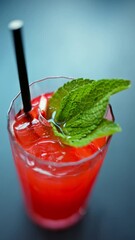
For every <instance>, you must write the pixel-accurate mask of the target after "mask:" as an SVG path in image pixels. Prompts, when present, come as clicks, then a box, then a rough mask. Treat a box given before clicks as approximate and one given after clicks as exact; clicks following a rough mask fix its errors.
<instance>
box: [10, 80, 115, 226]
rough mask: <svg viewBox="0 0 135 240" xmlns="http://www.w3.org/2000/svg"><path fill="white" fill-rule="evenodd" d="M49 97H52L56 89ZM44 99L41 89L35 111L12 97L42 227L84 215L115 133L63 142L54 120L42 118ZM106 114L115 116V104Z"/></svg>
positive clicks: (13, 122)
mask: <svg viewBox="0 0 135 240" xmlns="http://www.w3.org/2000/svg"><path fill="white" fill-rule="evenodd" d="M46 81H51V80H50V79H49V80H46ZM46 81H45V82H46ZM55 81H56V80H55ZM38 84H39V83H38ZM32 86H33V85H32ZM52 90H53V91H54V89H52ZM42 97H43V94H42ZM44 97H45V98H46V99H49V98H50V97H51V94H48V93H45V94H44ZM40 100H41V95H40V96H36V97H35V98H33V100H32V106H33V107H32V111H31V113H30V115H31V117H30V115H29V116H26V115H25V114H24V113H23V111H18V110H19V109H18V110H17V109H15V106H14V104H15V101H16V100H15V101H14V102H13V104H12V106H11V109H10V112H9V133H10V140H11V146H12V152H13V156H14V160H15V165H16V168H17V171H18V175H19V179H20V183H21V186H22V190H23V196H24V201H25V205H26V209H27V211H28V214H29V215H30V217H31V218H32V219H33V220H34V221H35V222H36V223H38V224H39V225H41V226H43V227H48V228H52V229H59V228H64V227H68V226H70V225H72V224H73V223H75V222H77V221H78V220H79V219H80V218H81V216H83V215H84V213H85V208H86V205H87V200H88V196H89V195H90V193H91V189H92V187H93V183H94V182H95V179H96V177H97V175H98V172H99V170H100V168H101V165H102V163H103V160H104V158H105V155H106V151H107V148H108V144H109V140H110V138H107V137H104V138H101V139H96V140H95V141H93V142H91V143H90V144H89V145H87V146H85V147H81V148H75V147H70V146H67V145H64V144H63V143H61V142H60V140H59V139H58V138H57V137H56V136H54V134H53V131H52V128H51V126H50V124H49V123H48V124H47V125H45V124H44V123H43V122H42V119H40V117H39V111H38V109H39V102H40ZM17 108H19V107H18V106H17ZM13 109H14V110H15V111H14V112H13ZM107 118H111V119H112V118H113V116H112V112H111V111H110V108H109V109H108V113H107Z"/></svg>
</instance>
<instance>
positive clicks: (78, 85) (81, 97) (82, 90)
mask: <svg viewBox="0 0 135 240" xmlns="http://www.w3.org/2000/svg"><path fill="white" fill-rule="evenodd" d="M129 87H130V81H129V80H123V79H101V80H98V81H94V80H88V79H75V80H72V81H70V82H68V83H66V84H64V86H63V87H61V88H59V89H58V90H57V91H56V92H55V93H54V95H53V96H52V98H51V99H50V102H49V108H48V113H49V115H52V113H53V112H55V117H54V120H53V123H52V127H53V130H54V134H55V135H56V136H58V137H60V138H61V140H62V141H63V142H64V143H66V144H68V145H70V146H75V147H81V146H84V145H87V144H88V143H89V142H91V141H93V140H94V139H96V138H100V137H103V136H109V135H112V134H114V133H116V132H120V131H121V128H120V126H119V125H118V124H116V123H114V122H112V121H108V120H106V119H104V117H105V112H106V109H107V106H108V104H109V99H110V96H111V95H112V94H115V93H117V92H120V91H122V90H124V89H127V88H129ZM57 125H59V128H57ZM59 129H61V131H60V130H59Z"/></svg>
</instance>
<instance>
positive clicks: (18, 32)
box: [9, 20, 31, 113]
mask: <svg viewBox="0 0 135 240" xmlns="http://www.w3.org/2000/svg"><path fill="white" fill-rule="evenodd" d="M22 27H23V22H22V21H20V20H14V21H12V22H10V23H9V29H10V30H11V31H12V35H13V41H14V47H15V54H16V63H17V68H18V75H19V83H20V89H21V96H22V102H23V108H24V112H25V113H27V112H29V111H30V110H31V97H30V89H29V83H28V75H27V69H26V62H25V56H24V49H23V41H22Z"/></svg>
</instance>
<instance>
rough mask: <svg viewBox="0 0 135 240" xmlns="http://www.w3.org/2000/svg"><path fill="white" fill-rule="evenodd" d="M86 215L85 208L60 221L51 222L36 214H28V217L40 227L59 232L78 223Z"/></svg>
mask: <svg viewBox="0 0 135 240" xmlns="http://www.w3.org/2000/svg"><path fill="white" fill-rule="evenodd" d="M85 214H86V209H85V208H80V209H79V211H78V212H77V213H75V214H73V215H72V216H70V217H68V218H65V219H60V220H51V219H45V218H42V217H40V216H39V215H36V214H30V213H28V215H29V217H30V218H31V220H32V221H33V222H35V223H36V224H37V225H39V226H40V227H43V228H46V229H50V230H61V229H65V228H69V227H71V226H73V225H74V224H76V223H77V222H79V220H81V219H82V217H83V216H84V215H85Z"/></svg>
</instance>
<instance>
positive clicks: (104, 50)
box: [0, 0, 135, 240]
mask: <svg viewBox="0 0 135 240" xmlns="http://www.w3.org/2000/svg"><path fill="white" fill-rule="evenodd" d="M13 19H22V20H23V21H24V23H25V25H24V29H23V33H24V34H23V38H24V46H25V55H26V60H27V67H28V75H29V82H33V81H35V80H37V79H41V78H43V77H47V76H52V75H56V76H58V75H65V76H71V77H85V78H93V79H100V78H125V79H130V80H132V88H131V89H130V90H128V91H124V92H121V93H119V94H118V95H116V96H113V97H112V98H111V104H112V106H113V109H114V114H115V117H116V121H117V122H119V123H120V125H121V126H122V129H123V131H122V133H120V134H117V135H115V136H114V137H113V139H112V142H111V145H110V148H109V151H108V155H107V158H106V161H105V163H104V166H103V168H102V170H101V173H100V176H99V178H98V181H97V183H96V186H95V189H94V191H93V195H92V197H91V200H90V202H89V211H88V213H87V215H86V217H85V218H84V220H83V221H82V222H80V223H79V224H78V225H77V226H75V227H73V228H71V229H69V230H66V231H62V232H60V233H59V232H57V233H55V232H52V233H51V232H48V231H46V230H41V229H39V228H37V227H36V226H34V225H33V224H32V223H31V222H30V221H29V219H28V218H27V216H26V214H25V211H24V208H23V203H22V198H21V193H20V188H19V184H18V180H17V176H16V172H15V168H14V164H13V160H12V156H11V150H10V146H9V140H8V134H7V127H6V125H7V110H8V108H9V104H10V102H11V100H12V98H13V97H14V96H15V95H16V94H17V93H18V92H19V83H18V75H17V68H16V62H15V56H14V49H13V44H12V38H11V33H10V31H9V30H8V23H9V21H11V20H13ZM0 78H1V86H0V239H1V240H16V239H19V240H21V239H25V240H27V239H32V240H35V239H37V240H38V239H49V240H51V239H56V238H58V239H64V240H66V239H71V240H72V239H77V240H82V239H83V240H85V239H87V240H88V239H94V240H96V239H97V240H101V239H103V240H111V239H112V240H114V239H115V240H117V239H118V240H121V239H122V240H127V239H128V240H133V239H135V156H134V155H135V154H134V149H135V147H134V146H135V143H134V136H135V127H134V126H135V120H134V117H135V100H134V99H135V1H133V0H132V1H131V0H129V1H126V0H123V1H122V0H117V1H115V0H114V1H107V0H89V1H88V0H83V1H79V0H78V1H77V0H68V1H65V0H63V1H62V0H44V1H43V0H39V1H37V0H33V1H32V0H27V1H26V0H23V1H20V0H18V1H17V0H12V1H9V0H8V1H7V0H5V1H4V0H1V1H0Z"/></svg>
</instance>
